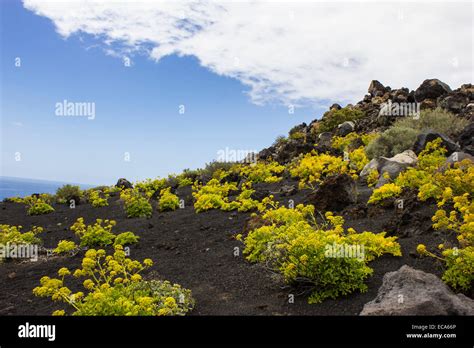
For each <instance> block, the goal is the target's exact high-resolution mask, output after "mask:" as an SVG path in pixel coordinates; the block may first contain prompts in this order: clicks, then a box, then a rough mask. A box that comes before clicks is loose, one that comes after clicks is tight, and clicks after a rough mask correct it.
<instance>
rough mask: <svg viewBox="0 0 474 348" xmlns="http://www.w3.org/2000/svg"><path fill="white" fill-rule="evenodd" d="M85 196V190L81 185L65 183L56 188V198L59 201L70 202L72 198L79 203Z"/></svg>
mask: <svg viewBox="0 0 474 348" xmlns="http://www.w3.org/2000/svg"><path fill="white" fill-rule="evenodd" d="M82 196H83V192H82V190H81V189H80V187H79V186H76V185H69V184H67V185H64V186H61V187H60V188H58V189H57V190H56V200H57V202H58V203H69V202H70V201H71V200H72V199H73V200H74V201H75V202H76V203H79V199H81V197H82Z"/></svg>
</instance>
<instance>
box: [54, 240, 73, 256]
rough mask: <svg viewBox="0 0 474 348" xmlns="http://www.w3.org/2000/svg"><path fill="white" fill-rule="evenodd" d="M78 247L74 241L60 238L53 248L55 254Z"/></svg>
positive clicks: (67, 251)
mask: <svg viewBox="0 0 474 348" xmlns="http://www.w3.org/2000/svg"><path fill="white" fill-rule="evenodd" d="M77 248H78V246H77V245H76V243H74V242H73V241H69V240H61V241H60V242H59V243H58V246H57V247H56V248H55V249H54V250H53V252H54V253H55V254H66V253H69V252H71V251H74V250H76V249H77Z"/></svg>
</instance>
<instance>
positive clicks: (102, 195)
mask: <svg viewBox="0 0 474 348" xmlns="http://www.w3.org/2000/svg"><path fill="white" fill-rule="evenodd" d="M88 193H89V198H88V199H89V202H90V203H91V204H92V206H93V207H94V208H98V207H106V206H108V205H109V203H108V201H107V199H108V198H109V194H108V193H106V192H102V191H99V190H91V191H89V192H88Z"/></svg>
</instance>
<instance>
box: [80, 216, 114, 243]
mask: <svg viewBox="0 0 474 348" xmlns="http://www.w3.org/2000/svg"><path fill="white" fill-rule="evenodd" d="M115 225H116V222H115V221H114V220H102V219H97V220H96V223H95V224H94V225H86V224H85V223H84V218H82V217H81V218H78V219H77V221H76V222H75V223H74V225H72V226H71V230H72V231H74V232H75V233H76V235H77V236H78V237H79V238H80V239H81V246H83V247H94V246H107V245H111V244H112V243H113V242H114V240H115V234H113V233H112V227H114V226H115Z"/></svg>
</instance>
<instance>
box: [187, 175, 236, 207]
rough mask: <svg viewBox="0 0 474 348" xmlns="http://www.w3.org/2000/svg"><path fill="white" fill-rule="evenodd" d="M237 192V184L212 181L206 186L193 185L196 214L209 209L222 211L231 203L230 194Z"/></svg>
mask: <svg viewBox="0 0 474 348" xmlns="http://www.w3.org/2000/svg"><path fill="white" fill-rule="evenodd" d="M231 190H237V185H236V184H235V183H222V184H221V183H220V182H219V180H217V179H212V180H210V181H209V182H208V183H207V184H206V185H200V184H197V183H195V184H194V185H193V197H194V199H195V202H194V209H195V210H196V213H199V212H202V211H206V210H209V209H221V208H222V207H223V206H225V204H227V203H229V199H228V197H227V196H228V194H229V191H231Z"/></svg>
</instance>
